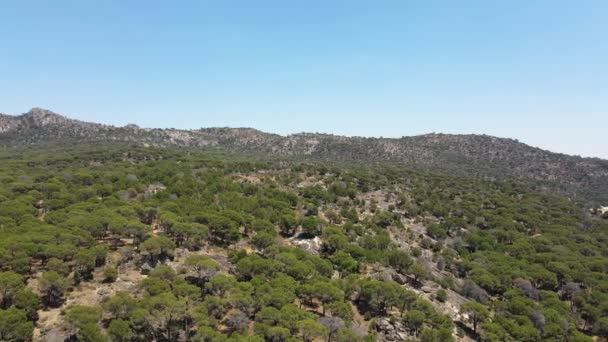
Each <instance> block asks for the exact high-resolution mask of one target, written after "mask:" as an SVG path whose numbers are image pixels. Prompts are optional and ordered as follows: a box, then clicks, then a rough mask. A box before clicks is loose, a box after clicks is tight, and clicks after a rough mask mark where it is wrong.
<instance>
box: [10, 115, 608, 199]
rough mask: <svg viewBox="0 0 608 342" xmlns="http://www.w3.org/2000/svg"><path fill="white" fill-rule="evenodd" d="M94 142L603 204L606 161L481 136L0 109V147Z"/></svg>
mask: <svg viewBox="0 0 608 342" xmlns="http://www.w3.org/2000/svg"><path fill="white" fill-rule="evenodd" d="M95 142H105V143H108V142H130V143H137V144H143V145H149V146H157V147H170V146H171V147H190V148H219V149H222V150H227V151H232V152H239V153H251V154H260V155H267V156H282V157H291V158H296V159H299V160H309V161H326V162H344V163H357V164H362V165H375V164H383V165H386V164H393V165H398V166H403V165H404V166H408V167H410V168H415V169H421V170H430V171H436V172H442V173H451V174H456V175H462V176H474V177H479V178H484V179H492V180H510V179H519V180H525V181H533V182H535V183H537V184H540V185H542V186H544V187H546V188H547V189H549V190H551V191H556V192H559V193H562V194H566V195H570V196H577V198H578V199H582V200H584V201H586V202H592V203H593V204H604V205H605V204H608V160H603V159H598V158H581V157H577V156H569V155H565V154H559V153H553V152H549V151H545V150H542V149H539V148H535V147H531V146H528V145H526V144H523V143H521V142H518V141H517V140H513V139H505V138H497V137H492V136H487V135H450V134H426V135H419V136H411V137H403V138H400V139H389V138H363V137H345V136H336V135H328V134H316V133H300V134H293V135H288V136H281V135H277V134H270V133H264V132H261V131H258V130H255V129H251V128H204V129H199V130H178V129H144V128H140V127H138V126H136V125H127V126H125V127H115V126H109V125H103V124H98V123H89V122H83V121H79V120H73V119H69V118H67V117H65V116H62V115H59V114H56V113H53V112H51V111H48V110H45V109H40V108H34V109H32V110H30V111H29V112H27V113H25V114H22V115H19V116H11V115H2V114H0V144H1V145H4V146H20V145H30V144H40V143H66V144H68V143H69V144H74V143H95Z"/></svg>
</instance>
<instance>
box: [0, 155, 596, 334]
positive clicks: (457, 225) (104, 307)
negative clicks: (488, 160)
mask: <svg viewBox="0 0 608 342" xmlns="http://www.w3.org/2000/svg"><path fill="white" fill-rule="evenodd" d="M0 184H2V186H1V187H0V267H1V273H0V307H1V309H0V340H7V341H28V340H31V339H32V338H33V339H35V340H58V339H63V338H75V339H77V340H78V341H106V340H112V341H322V340H330V341H376V340H378V341H401V340H421V341H451V340H480V341H591V338H592V336H595V337H600V338H606V336H607V335H608V318H607V316H608V250H607V249H606V244H607V243H608V217H606V215H604V217H602V215H600V214H597V215H595V214H591V213H590V212H589V210H588V208H584V207H581V206H579V205H577V204H576V203H575V202H573V201H570V200H568V199H566V198H563V197H560V196H558V195H551V194H548V193H546V192H545V191H542V187H539V188H534V187H531V186H530V185H529V184H528V183H525V184H521V183H518V182H509V181H500V182H490V181H486V180H479V179H477V178H473V179H471V178H464V177H461V176H445V175H441V174H437V173H428V172H424V171H416V170H408V169H403V168H390V167H389V168H387V167H373V168H359V167H347V166H340V167H332V166H320V165H316V164H307V163H299V162H294V161H293V160H289V159H286V160H276V159H274V160H271V159H264V158H252V157H251V156H242V155H238V154H230V155H227V154H223V153H220V152H201V151H194V150H186V149H171V148H146V147H141V146H140V145H131V146H129V145H121V144H112V145H107V146H103V145H92V146H89V145H81V146H78V147H70V148H67V147H65V146H64V147H60V148H56V149H53V148H52V147H49V148H43V147H41V146H35V147H32V148H24V147H19V148H4V149H2V150H1V151H0Z"/></svg>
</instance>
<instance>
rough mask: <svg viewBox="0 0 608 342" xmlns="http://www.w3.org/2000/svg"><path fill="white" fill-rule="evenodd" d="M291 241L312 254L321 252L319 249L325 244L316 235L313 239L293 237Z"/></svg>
mask: <svg viewBox="0 0 608 342" xmlns="http://www.w3.org/2000/svg"><path fill="white" fill-rule="evenodd" d="M290 242H291V244H292V245H294V246H296V247H299V248H302V249H303V250H305V251H307V252H310V253H312V254H319V251H320V250H321V247H322V245H323V241H322V240H321V239H320V238H319V237H318V236H315V237H314V238H312V239H300V238H297V237H293V238H291V239H290Z"/></svg>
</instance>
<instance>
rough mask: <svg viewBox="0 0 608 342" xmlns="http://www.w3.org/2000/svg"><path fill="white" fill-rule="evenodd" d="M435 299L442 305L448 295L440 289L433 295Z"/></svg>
mask: <svg viewBox="0 0 608 342" xmlns="http://www.w3.org/2000/svg"><path fill="white" fill-rule="evenodd" d="M435 299H437V300H438V301H440V302H442V303H444V302H445V301H446V300H447V299H448V293H447V292H446V291H445V290H444V289H440V290H439V291H437V293H436V294H435Z"/></svg>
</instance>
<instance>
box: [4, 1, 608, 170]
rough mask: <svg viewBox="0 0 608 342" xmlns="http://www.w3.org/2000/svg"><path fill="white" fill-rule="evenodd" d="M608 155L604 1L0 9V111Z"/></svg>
mask: <svg viewBox="0 0 608 342" xmlns="http://www.w3.org/2000/svg"><path fill="white" fill-rule="evenodd" d="M32 107H43V108H47V109H50V110H53V111H55V112H58V113H61V114H64V115H66V116H69V117H72V118H77V119H81V120H86V121H95V122H101V123H107V124H113V125H125V124H128V123H136V124H138V125H140V126H142V127H175V128H194V129H196V128H200V127H211V126H232V127H253V128H257V129H260V130H263V131H267V132H273V133H279V134H289V133H297V132H303V131H306V132H324V133H334V134H341V135H354V136H383V137H401V136H409V135H417V134H425V133H431V132H442V133H462V134H465V133H466V134H468V133H478V134H489V135H495V136H500V137H509V138H514V139H519V140H520V141H522V142H525V143H527V144H530V145H533V146H538V147H541V148H544V149H549V150H551V151H555V152H561V153H568V154H575V155H582V156H594V157H601V158H605V159H608V134H607V132H608V1H605V0H598V1H585V0H580V1H572V0H570V1H562V0H510V1H487V0H483V1H482V0H479V1H477V0H470V1H469V0H462V1H451V0H450V1H433V0H425V1H406V0H399V1H382V0H374V1H372V0H369V1H358V0H348V1H340V0H332V1H327V0H324V1H315V0H308V1H296V0H293V1H285V0H280V1H279V0H277V1H265V0H256V1H251V0H243V1H231V0H224V1H219V0H218V1H204V0H200V1H154V0H146V1H124V0H120V1H109V0H108V1H82V0H74V1H65V0H54V1H46V0H45V1H30V0H18V1H17V0H4V1H1V2H0V112H2V113H6V114H20V113H23V112H27V111H28V110H29V109H30V108H32Z"/></svg>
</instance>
